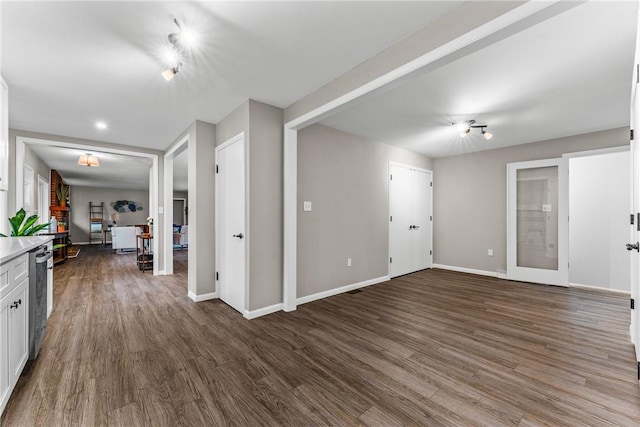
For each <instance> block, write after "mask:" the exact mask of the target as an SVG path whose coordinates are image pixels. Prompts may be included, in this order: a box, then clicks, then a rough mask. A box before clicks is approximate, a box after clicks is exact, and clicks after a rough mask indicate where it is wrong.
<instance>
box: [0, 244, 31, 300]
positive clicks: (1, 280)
mask: <svg viewBox="0 0 640 427" xmlns="http://www.w3.org/2000/svg"><path fill="white" fill-rule="evenodd" d="M27 277H29V254H23V255H20V256H19V257H17V258H14V259H12V260H11V261H7V262H6V263H4V264H2V265H1V266H0V298H4V297H5V296H6V295H7V294H8V293H9V292H11V290H12V289H13V288H14V287H15V286H16V285H17V284H19V283H20V282H22V281H23V280H24V279H26V278H27Z"/></svg>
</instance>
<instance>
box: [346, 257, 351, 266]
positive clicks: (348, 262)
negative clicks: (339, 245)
mask: <svg viewBox="0 0 640 427" xmlns="http://www.w3.org/2000/svg"><path fill="white" fill-rule="evenodd" d="M347 267H351V258H347Z"/></svg>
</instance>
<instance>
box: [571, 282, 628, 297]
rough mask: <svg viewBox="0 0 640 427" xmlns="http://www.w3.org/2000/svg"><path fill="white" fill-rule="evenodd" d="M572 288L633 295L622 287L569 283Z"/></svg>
mask: <svg viewBox="0 0 640 427" xmlns="http://www.w3.org/2000/svg"><path fill="white" fill-rule="evenodd" d="M569 287H571V288H581V289H591V290H594V291H604V292H611V293H612V294H622V295H631V292H630V291H623V290H622V289H611V288H601V287H600V286H592V285H582V284H580V283H569Z"/></svg>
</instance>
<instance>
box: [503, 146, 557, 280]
mask: <svg viewBox="0 0 640 427" xmlns="http://www.w3.org/2000/svg"><path fill="white" fill-rule="evenodd" d="M568 200H569V198H568V170H567V164H566V160H565V159H549V160H536V161H530V162H518V163H509V164H508V165H507V278H508V279H510V280H519V281H523V282H534V283H546V284H552V285H561V286H568V285H569V250H568V240H569V239H568V235H569V233H568V226H569V217H568V211H569V209H568V205H569V203H568Z"/></svg>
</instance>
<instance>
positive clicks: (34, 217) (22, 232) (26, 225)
mask: <svg viewBox="0 0 640 427" xmlns="http://www.w3.org/2000/svg"><path fill="white" fill-rule="evenodd" d="M38 218H39V217H38V215H31V216H30V217H29V218H27V220H26V221H25V222H24V223H23V225H22V227H21V228H20V232H19V233H20V234H19V236H30V235H31V234H27V233H29V231H30V230H29V229H30V228H31V226H32V225H33V224H35V223H36V221H38Z"/></svg>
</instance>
